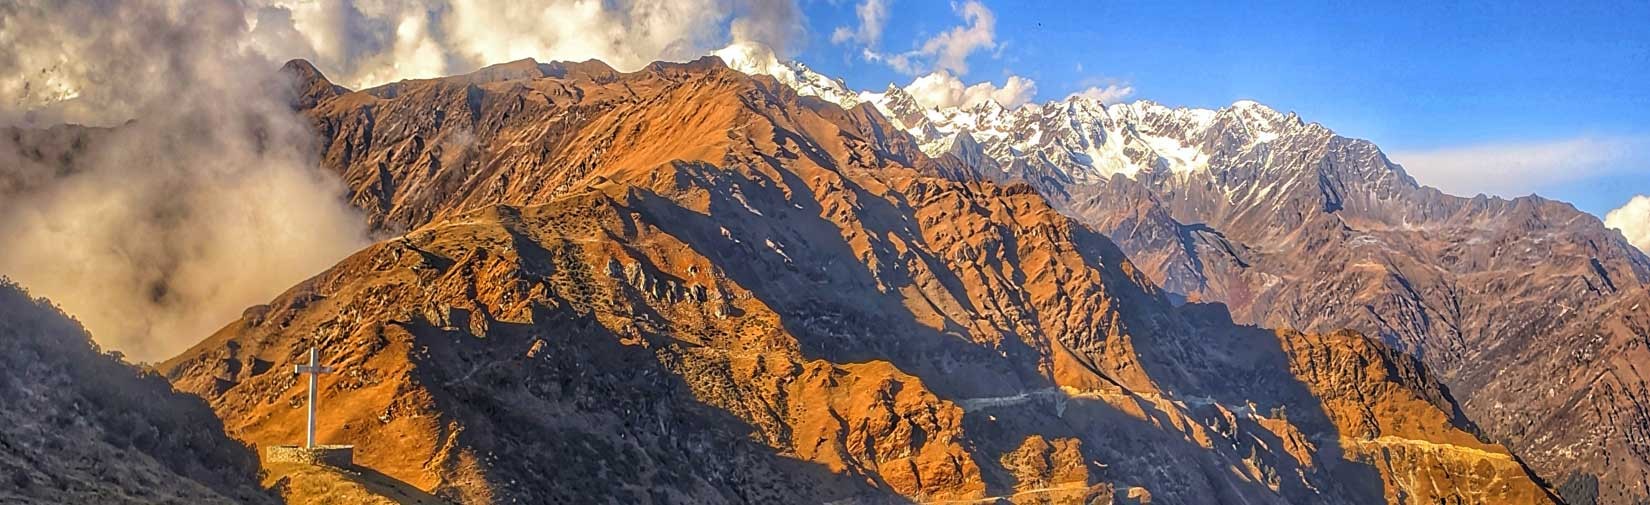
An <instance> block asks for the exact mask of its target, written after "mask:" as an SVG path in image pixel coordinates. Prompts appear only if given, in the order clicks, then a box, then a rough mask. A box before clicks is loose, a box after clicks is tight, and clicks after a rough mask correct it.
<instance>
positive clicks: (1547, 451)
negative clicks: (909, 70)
mask: <svg viewBox="0 0 1650 505" xmlns="http://www.w3.org/2000/svg"><path fill="white" fill-rule="evenodd" d="M719 56H720V58H714V57H708V58H704V59H700V60H697V61H693V62H688V63H655V64H653V65H649V66H647V67H646V68H643V69H641V70H638V71H635V72H619V71H615V70H614V69H612V68H610V67H608V66H607V65H605V64H603V63H601V62H598V61H587V62H550V63H539V62H536V61H532V60H522V61H516V62H510V63H505V64H500V65H495V66H492V67H487V68H484V69H481V70H479V71H477V72H474V73H471V74H466V75H459V76H452V77H445V78H438V79H426V80H409V81H401V82H397V83H392V84H387V85H383V86H378V87H374V88H369V89H363V90H358V91H356V90H349V89H345V88H343V87H340V86H337V85H335V84H333V83H331V82H329V81H328V80H327V79H326V77H325V76H323V75H322V74H321V73H320V72H319V71H317V70H316V69H315V68H314V67H312V66H311V65H309V64H308V63H307V62H304V61H301V60H295V61H293V62H290V63H288V64H287V65H286V66H285V67H284V68H283V69H282V70H283V71H282V74H283V75H284V76H286V78H288V79H290V81H291V82H290V83H291V84H293V86H291V89H292V93H291V96H290V97H289V98H290V103H291V104H292V106H293V108H294V109H295V110H296V111H297V112H298V113H299V114H301V115H302V116H303V117H304V118H305V119H306V120H307V121H308V122H309V123H310V125H311V127H312V128H313V131H314V133H315V135H316V146H317V147H318V149H319V152H320V164H321V167H322V168H323V169H324V170H326V171H327V172H330V173H332V174H335V175H336V176H337V177H338V179H339V180H341V181H342V182H343V185H344V187H345V188H346V191H347V195H345V196H346V197H347V198H348V200H349V201H350V203H351V204H353V205H354V206H355V207H356V208H358V209H360V210H361V211H362V215H363V216H364V219H365V220H366V221H367V224H368V226H369V227H370V228H371V229H372V230H373V232H374V234H375V236H376V237H377V238H378V239H379V240H378V241H377V242H376V243H375V244H373V245H371V246H369V247H367V248H366V249H363V250H361V251H359V252H357V253H355V254H353V255H351V256H350V257H348V258H346V259H344V260H342V261H341V262H339V263H338V264H336V265H335V266H333V267H332V268H330V269H327V270H326V271H324V272H322V273H320V274H318V275H316V276H315V277H313V278H311V279H309V280H307V281H304V282H302V283H300V284H298V285H296V286H293V287H291V289H289V290H287V291H286V292H285V293H283V294H281V295H280V296H278V297H276V298H275V299H274V300H271V301H270V302H269V303H267V304H263V305H258V306H254V307H250V308H248V309H247V310H246V311H245V312H244V313H243V314H242V315H241V317H240V318H239V319H237V320H236V321H234V322H231V323H230V324H228V325H227V326H225V327H224V328H223V329H221V330H219V331H218V332H216V333H215V334H213V335H210V336H205V339H204V340H203V341H201V342H200V343H199V344H197V345H195V346H194V347H192V348H191V349H189V350H188V351H186V352H185V353H183V354H182V355H179V356H177V357H175V358H172V359H170V360H167V361H166V362H164V363H161V364H159V365H157V366H156V367H155V370H154V372H153V373H154V374H155V375H152V376H150V378H149V379H147V380H151V381H153V380H159V378H160V377H164V378H165V380H166V381H169V382H170V384H171V386H172V387H174V388H176V389H177V392H181V393H186V394H176V393H172V394H174V395H176V396H177V397H179V398H184V399H196V398H198V400H196V401H204V403H205V408H209V409H210V410H211V411H212V413H215V414H216V419H217V420H220V421H219V422H221V432H222V433H221V434H222V435H224V436H225V437H227V438H226V439H224V440H223V442H227V444H226V445H224V447H227V449H224V450H223V451H227V452H222V451H220V453H214V454H216V455H206V456H200V457H199V460H200V461H203V463H201V465H205V466H207V467H208V468H244V466H234V465H227V466H226V465H219V464H210V463H204V462H210V461H218V460H214V459H209V458H220V459H222V458H229V459H232V460H233V458H242V459H239V460H234V461H237V462H239V463H235V464H236V465H244V464H245V460H244V458H245V454H247V453H245V452H240V451H246V450H250V451H256V450H259V449H261V448H262V447H266V446H269V445H271V444H280V443H291V441H294V440H297V439H299V438H301V431H302V429H303V428H302V427H303V423H302V419H303V416H304V410H303V401H304V395H305V389H304V388H303V387H301V386H300V383H299V380H298V378H297V377H295V376H293V375H292V374H290V373H287V370H290V369H291V366H292V365H295V364H297V363H299V362H300V361H301V360H306V359H307V353H308V350H309V349H310V348H312V347H315V348H319V349H321V352H322V356H323V357H324V358H325V360H326V363H325V364H326V365H328V366H331V367H334V368H336V369H338V370H340V373H337V374H331V375H327V376H324V377H323V378H321V379H320V380H321V382H320V384H321V389H320V391H319V396H320V398H321V401H322V404H323V405H325V406H327V408H328V410H326V411H325V412H327V414H326V416H327V417H323V420H324V422H323V425H322V432H321V435H322V438H323V439H325V440H334V441H348V442H350V443H353V444H355V445H356V446H357V448H356V460H357V462H358V463H360V464H361V465H362V467H363V468H365V469H366V470H363V471H364V472H370V474H371V477H373V481H374V482H379V483H382V482H389V483H391V484H390V485H378V486H376V487H373V486H367V487H369V488H370V489H367V492H378V493H379V494H380V495H382V496H380V497H381V498H383V499H385V500H387V501H389V502H395V501H402V502H409V499H408V498H407V497H408V496H417V497H418V499H420V500H424V499H428V500H437V501H450V502H457V503H466V504H469V503H511V502H530V503H653V504H663V503H795V502H819V503H827V502H828V503H844V504H846V503H992V502H998V501H1008V502H1013V503H1393V504H1397V503H1417V502H1420V503H1560V502H1562V503H1612V504H1614V503H1633V502H1635V501H1636V500H1639V499H1642V498H1643V497H1645V496H1647V495H1650V489H1646V488H1645V487H1644V484H1643V482H1644V479H1643V476H1644V472H1645V471H1646V469H1647V468H1650V463H1646V461H1647V457H1650V456H1647V453H1646V451H1645V450H1644V449H1645V448H1646V446H1645V445H1644V444H1645V443H1646V442H1645V440H1646V439H1645V436H1644V433H1645V432H1644V430H1645V429H1646V427H1647V426H1650V423H1647V420H1650V413H1647V412H1646V411H1645V410H1644V409H1642V408H1640V407H1638V405H1640V404H1642V403H1643V402H1642V399H1643V398H1644V397H1645V396H1644V395H1645V394H1646V391H1645V386H1644V382H1643V381H1642V380H1641V379H1639V376H1638V374H1637V371H1636V368H1635V367H1634V365H1633V363H1635V362H1643V356H1641V353H1644V352H1645V350H1644V347H1643V346H1642V345H1640V344H1641V343H1642V342H1645V341H1646V338H1650V329H1647V328H1650V318H1647V316H1646V311H1644V310H1642V309H1641V306H1640V305H1639V303H1641V302H1643V301H1647V300H1645V299H1646V298H1647V296H1650V295H1647V292H1646V289H1647V288H1646V286H1647V283H1650V260H1647V259H1646V258H1645V256H1644V255H1643V254H1642V253H1640V252H1638V251H1636V250H1634V249H1632V248H1631V246H1628V245H1627V244H1626V242H1625V240H1624V239H1622V238H1621V236H1620V235H1619V234H1618V233H1614V232H1612V231H1609V230H1607V229H1605V228H1604V227H1603V226H1602V224H1600V223H1599V222H1598V220H1597V219H1595V218H1592V217H1591V216H1588V215H1586V214H1583V213H1580V212H1578V211H1576V210H1575V209H1574V208H1573V207H1570V206H1569V205H1567V204H1563V203H1560V202H1552V201H1547V200H1542V199H1540V198H1536V197H1528V198H1520V199H1515V200H1502V199H1495V198H1488V197H1477V198H1459V197H1454V196H1449V195H1445V194H1443V193H1441V192H1438V191H1437V190H1434V189H1431V188H1427V187H1425V186H1422V185H1420V184H1418V183H1417V182H1416V181H1415V180H1414V179H1413V178H1411V177H1409V176H1408V175H1406V174H1405V173H1404V172H1403V170H1402V168H1401V167H1399V166H1397V165H1395V164H1393V163H1391V162H1390V161H1389V160H1387V159H1386V158H1385V156H1384V155H1382V154H1381V152H1380V150H1379V149H1378V148H1376V147H1375V146H1374V145H1372V144H1370V143H1368V142H1365V141H1361V140H1355V139H1348V138H1344V137H1340V136H1338V135H1335V134H1334V133H1333V132H1332V131H1330V130H1328V129H1327V128H1325V127H1323V126H1321V125H1317V124H1310V123H1305V122H1304V121H1302V120H1301V119H1299V118H1298V117H1296V116H1294V115H1292V114H1283V113H1279V112H1276V111H1274V110H1272V109H1270V108H1267V107H1265V106H1263V105H1260V104H1257V103H1253V102H1239V103H1237V104H1233V105H1232V106H1231V107H1228V108H1223V109H1220V110H1196V109H1172V108H1168V107H1164V106H1160V105H1156V104H1152V103H1149V102H1136V103H1132V104H1102V103H1097V102H1094V101H1092V100H1087V99H1083V98H1072V99H1067V100H1063V101H1056V102H1050V103H1044V104H1028V105H1025V106H1021V107H1018V108H1014V109H1008V108H1005V107H1002V106H1001V105H998V104H996V103H994V102H984V103H980V104H974V105H972V106H969V107H967V108H949V109H935V108H924V107H922V106H920V105H919V104H918V103H917V102H916V100H915V99H914V98H913V97H911V96H910V95H909V94H908V93H906V92H905V91H904V90H901V89H899V88H894V87H890V88H889V89H887V90H885V91H882V92H878V93H860V92H852V91H849V90H848V88H847V87H846V86H845V85H844V84H843V83H842V81H840V80H836V79H831V78H828V77H825V76H823V75H820V74H818V73H816V72H814V71H812V70H811V69H808V68H807V67H806V66H804V65H801V64H799V63H796V62H779V61H777V60H775V59H772V58H771V56H768V55H765V54H761V53H752V52H749V51H745V52H727V51H724V52H722V53H721V54H719ZM730 65H731V68H730ZM117 128H118V127H117ZM54 131H63V130H54ZM62 134H72V131H71V132H70V133H62ZM36 135H38V136H39V137H50V136H51V135H52V134H50V133H38V132H37V134H36ZM26 154H27V153H25V155H26ZM73 157H74V152H73V150H68V151H64V152H59V151H57V150H52V151H51V152H50V156H37V158H42V159H38V160H36V161H39V162H46V163H63V164H64V166H70V167H72V166H73ZM46 158H49V159H46ZM0 330H4V328H0ZM18 333H20V334H22V333H32V334H42V333H45V332H44V331H40V330H32V329H24V330H20V331H19V332H18ZM81 338H82V339H84V337H81ZM103 359H108V358H103ZM115 362H116V363H118V361H115ZM99 366H108V365H99ZM72 367H73V366H71V368H72ZM0 377H5V376H3V375H0ZM42 377H43V376H40V375H39V374H35V375H28V376H23V377H22V378H16V379H9V380H8V382H6V383H0V386H3V385H6V384H20V386H17V388H18V389H20V390H24V391H36V390H38V389H39V387H40V386H38V385H37V384H40V385H43V384H49V383H51V381H52V380H53V379H50V378H42ZM5 411H6V412H8V413H9V414H12V415H17V414H18V413H21V412H22V411H19V410H16V409H10V408H8V409H5ZM21 415H25V416H26V415H28V414H27V413H22V414H21ZM133 415H135V416H138V417H140V418H150V417H158V416H161V414H158V413H154V412H149V411H144V410H139V411H136V413H135V414H133ZM23 424H27V421H25V422H23ZM204 425H208V426H218V425H214V424H212V423H210V422H207V423H204ZM1582 427H1585V428H1582ZM215 429H216V428H214V430H215ZM214 433H215V432H214ZM220 438H222V437H220ZM214 440H216V439H214ZM223 442H217V441H214V442H212V443H213V444H220V443H223ZM237 442H238V443H240V444H246V446H248V447H235V444H236V443H237ZM192 447H194V446H193V445H192ZM214 447H215V446H214ZM253 453H255V452H253ZM168 454H175V453H168ZM178 457H185V456H178ZM4 461H6V460H4V459H0V462H4ZM185 468H188V467H185ZM265 470H266V471H267V470H269V468H265ZM173 471H174V472H178V471H177V470H173ZM181 474H184V475H193V474H191V473H189V472H188V471H187V470H185V471H182V472H181ZM223 475H224V476H219V477H213V478H212V479H207V478H205V477H200V478H199V479H198V480H201V482H204V483H205V484H202V486H204V487H205V488H206V489H210V490H213V491H212V492H213V493H215V494H216V495H219V496H240V495H244V496H246V497H247V498H244V499H243V501H255V500H260V499H267V497H262V496H261V495H257V494H256V492H255V491H253V492H250V494H249V493H246V492H241V494H240V495H237V494H236V493H238V492H240V491H237V490H240V489H242V487H237V486H244V482H243V481H241V480H236V479H240V478H242V476H244V474H243V473H237V472H236V471H226V472H225V473H223ZM346 477H347V476H346ZM306 478H307V477H304V476H295V477H288V478H286V479H285V480H282V481H281V482H282V484H280V485H277V486H267V485H266V487H271V488H272V489H274V491H275V494H278V495H280V496H279V498H281V499H283V500H285V501H287V502H289V503H320V502H323V500H324V498H325V497H324V496H320V495H318V494H316V493H317V491H315V490H316V489H320V488H321V486H316V485H312V484H309V483H306V482H304V479H306ZM202 479H203V480H202ZM268 481H269V478H268V476H267V475H266V478H265V482H266V483H267V482H268ZM214 486H216V487H214ZM200 492H201V493H206V491H200ZM0 496H4V495H0ZM25 496H28V495H25ZM396 496H400V498H396ZM48 501H49V500H48ZM110 501H120V502H132V503H142V502H144V500H141V499H136V498H125V499H114V500H110Z"/></svg>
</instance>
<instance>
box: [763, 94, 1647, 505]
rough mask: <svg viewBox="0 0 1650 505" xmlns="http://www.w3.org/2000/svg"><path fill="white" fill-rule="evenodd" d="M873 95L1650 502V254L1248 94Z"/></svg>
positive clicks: (1141, 241) (909, 121)
mask: <svg viewBox="0 0 1650 505" xmlns="http://www.w3.org/2000/svg"><path fill="white" fill-rule="evenodd" d="M747 70H750V71H760V70H761V69H747ZM862 98H865V99H866V101H867V102H868V103H872V104H875V105H876V106H877V107H879V109H881V110H882V112H884V113H885V114H887V115H888V116H889V117H890V118H894V119H893V121H894V122H896V123H897V124H898V125H899V126H900V127H901V128H902V129H904V130H906V131H907V132H908V133H909V134H910V135H912V137H913V138H915V139H916V140H917V141H918V142H919V143H920V145H921V148H922V149H923V150H924V151H925V152H927V153H928V154H931V155H935V156H949V157H951V158H953V159H955V160H958V161H959V162H961V163H963V164H964V165H966V166H968V167H970V168H971V169H972V170H973V172H974V174H972V175H970V176H980V177H985V178H989V179H993V180H1000V181H1015V180H1019V181H1025V182H1028V183H1030V184H1031V185H1032V186H1034V187H1036V188H1037V189H1038V191H1039V192H1040V193H1042V194H1044V195H1047V196H1048V197H1049V198H1050V200H1051V202H1052V203H1054V204H1055V205H1056V206H1057V207H1059V208H1060V209H1061V210H1062V211H1063V212H1065V213H1067V214H1069V215H1072V216H1075V217H1077V218H1079V219H1080V220H1082V221H1083V222H1084V223H1085V224H1088V225H1090V226H1093V227H1095V228H1096V229H1097V230H1098V231H1100V232H1102V233H1105V234H1106V235H1107V236H1109V237H1111V238H1112V239H1113V240H1116V241H1117V243H1118V245H1119V246H1120V247H1121V248H1122V249H1123V250H1124V251H1125V252H1127V254H1128V255H1129V256H1130V257H1131V258H1133V259H1134V260H1135V261H1136V262H1137V263H1138V264H1139V265H1141V267H1142V269H1143V270H1144V271H1145V272H1147V274H1148V275H1149V276H1150V277H1151V278H1152V279H1153V280H1154V281H1156V282H1159V283H1161V284H1162V285H1163V286H1164V287H1165V288H1166V289H1167V290H1169V291H1170V292H1171V293H1172V294H1174V295H1175V296H1176V297H1177V298H1181V299H1190V300H1203V301H1210V302H1220V303H1223V304H1225V305H1227V306H1228V307H1229V308H1230V309H1231V310H1232V312H1233V313H1234V315H1235V316H1236V318H1237V320H1238V321H1239V322H1241V323H1245V324H1258V325H1262V326H1269V327H1290V328H1300V329H1303V330H1309V331H1315V332H1323V331H1331V330H1333V329H1336V328H1353V329H1357V330H1360V331H1362V332H1365V333H1368V334H1371V335H1379V336H1380V337H1381V338H1382V339H1383V340H1384V341H1386V342H1388V343H1390V344H1392V345H1395V346H1397V347H1399V348H1401V349H1403V350H1405V351H1406V352H1410V353H1412V354H1414V355H1417V356H1419V357H1421V358H1422V359H1423V360H1424V361H1425V362H1426V363H1427V364H1428V365H1430V366H1431V367H1432V368H1434V369H1436V370H1439V371H1440V372H1441V377H1442V378H1443V379H1444V380H1445V382H1447V383H1449V384H1450V385H1451V386H1452V388H1453V389H1454V390H1455V391H1456V392H1457V393H1458V394H1459V395H1461V397H1462V398H1463V399H1464V406H1465V409H1466V411H1467V412H1468V413H1469V414H1470V417H1472V418H1473V419H1477V420H1479V421H1480V422H1481V423H1482V424H1483V425H1484V427H1485V429H1486V430H1487V432H1488V433H1489V434H1490V435H1492V436H1494V437H1495V438H1496V439H1498V440H1502V441H1504V442H1505V443H1507V444H1509V445H1510V446H1511V447H1513V448H1514V449H1515V450H1516V451H1517V452H1518V453H1519V454H1520V455H1522V456H1524V457H1525V458H1526V459H1527V460H1529V461H1530V462H1531V463H1532V464H1533V465H1535V467H1536V468H1537V469H1538V470H1539V471H1540V473H1541V474H1542V475H1543V476H1544V477H1546V478H1547V479H1549V480H1552V481H1554V482H1561V483H1562V482H1571V481H1573V482H1575V483H1577V484H1576V485H1579V486H1582V487H1586V486H1589V485H1591V484H1588V483H1589V482H1594V481H1596V482H1598V484H1597V486H1598V487H1599V491H1598V493H1597V494H1598V495H1599V496H1600V497H1601V498H1603V500H1602V501H1601V503H1633V502H1636V501H1637V500H1640V499H1644V498H1647V497H1650V487H1646V484H1645V483H1646V482H1647V479H1646V477H1647V476H1650V445H1646V442H1645V440H1647V439H1646V438H1645V437H1644V436H1643V433H1644V429H1645V428H1644V427H1645V426H1650V411H1647V410H1645V409H1644V408H1643V407H1642V405H1643V404H1644V399H1646V398H1650V389H1647V388H1646V386H1645V380H1644V376H1643V375H1642V374H1641V373H1640V372H1639V371H1638V369H1637V368H1636V367H1634V366H1633V365H1632V363H1635V362H1643V361H1644V360H1645V359H1650V356H1647V355H1645V353H1646V352H1647V351H1645V348H1644V346H1642V345H1639V344H1638V343H1639V342H1642V341H1643V340H1644V339H1645V338H1646V336H1647V335H1650V319H1647V317H1650V316H1647V315H1646V314H1647V311H1645V310H1644V307H1650V291H1647V289H1650V288H1647V286H1650V259H1647V258H1646V257H1645V256H1644V255H1643V254H1642V253H1641V252H1640V251H1638V250H1636V249H1634V248H1632V247H1631V246H1630V245H1629V244H1627V243H1626V242H1625V241H1624V240H1623V238H1622V237H1621V236H1620V235H1619V233H1616V232H1614V231H1611V230H1608V229H1605V228H1604V227H1603V226H1602V224H1601V223H1600V222H1599V221H1598V220H1597V219H1596V218H1595V217H1593V216H1590V215H1587V214H1585V213H1582V212H1579V211H1577V210H1576V209H1574V208H1573V207H1571V206H1569V205H1567V204H1563V203H1560V202H1553V201H1549V200H1545V199H1542V198H1539V197H1534V196H1531V197H1522V198H1516V199H1512V200H1506V199H1500V198H1490V197H1484V196H1479V197H1476V198H1460V197H1455V196H1450V195H1445V194H1443V193H1441V192H1439V191H1437V190H1435V189H1432V188H1428V187H1425V186H1422V185H1420V184H1418V183H1417V182H1416V181H1415V180H1414V179H1413V178H1411V177H1409V176H1408V175H1407V174H1405V173H1404V171H1403V169H1402V168H1401V167H1399V166H1397V165H1395V164H1393V163H1391V162H1390V161H1389V160H1387V159H1386V157H1385V156H1384V155H1383V154H1382V153H1381V152H1380V150H1379V149H1378V148H1377V147H1376V146H1374V145H1373V144H1371V143H1369V142H1367V141H1362V140H1356V139H1349V138H1345V137H1341V136H1339V135H1336V134H1335V133H1334V132H1332V131H1330V130H1329V129H1327V128H1324V127H1323V126H1321V125H1318V124H1309V123H1305V122H1303V121H1301V120H1300V118H1298V117H1297V116H1295V115H1294V114H1283V113H1279V112H1277V111H1274V110H1272V109H1270V108H1267V107H1265V106H1264V105H1260V104H1257V103H1254V102H1248V101H1243V102H1238V103H1234V104H1233V105H1232V106H1230V107H1227V108H1222V109H1219V110H1200V109H1185V108H1180V109H1172V108H1169V107H1164V106H1161V105H1157V104H1154V103H1151V102H1145V101H1141V102H1135V103H1132V104H1114V105H1109V106H1107V105H1103V104H1099V103H1096V102H1093V101H1090V100H1087V99H1083V98H1069V99H1066V100H1063V101H1056V102H1049V103H1046V104H1040V105H1038V104H1033V105H1028V106H1025V107H1021V108H1018V109H1014V110H1005V109H1003V108H1002V107H1000V106H997V105H996V104H994V103H983V104H979V105H977V106H974V107H971V108H967V109H923V108H921V107H919V106H916V105H915V102H914V101H913V100H911V98H910V96H909V95H908V94H905V92H904V91H903V90H900V89H898V88H892V87H891V88H890V89H889V90H888V91H886V92H884V93H881V94H878V95H875V96H870V95H867V96H863V97H862ZM1532 393H1533V394H1532ZM1582 426H1585V427H1591V428H1589V429H1577V427H1582ZM1572 487H1573V486H1572ZM1582 494H1590V493H1582ZM1576 498H1577V499H1578V500H1580V498H1581V496H1580V495H1577V496H1576ZM1585 501H1591V500H1590V499H1588V500H1585Z"/></svg>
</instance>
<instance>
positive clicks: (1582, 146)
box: [1388, 137, 1650, 196]
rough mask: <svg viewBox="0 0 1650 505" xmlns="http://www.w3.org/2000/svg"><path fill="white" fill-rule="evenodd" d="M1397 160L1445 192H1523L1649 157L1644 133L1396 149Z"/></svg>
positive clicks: (1606, 171) (1649, 147) (1610, 170)
mask: <svg viewBox="0 0 1650 505" xmlns="http://www.w3.org/2000/svg"><path fill="white" fill-rule="evenodd" d="M1388 157H1389V158H1391V159H1392V160H1393V161H1396V162H1398V163H1399V164H1401V165H1403V167H1404V169H1405V170H1406V171H1408V172H1409V173H1410V175H1412V176H1414V177H1415V178H1416V180H1419V181H1421V183H1423V184H1427V185H1430V186H1434V187H1437V188H1438V189H1441V190H1443V191H1444V192H1446V193H1452V194H1457V195H1476V194H1478V193H1486V194H1491V195H1497V196H1519V195H1526V194H1530V193H1534V192H1536V191H1538V190H1543V189H1547V188H1551V187H1553V186H1554V185H1557V184H1562V183H1566V182H1572V181H1577V180H1583V179H1588V178H1592V177H1597V176H1602V175H1608V174H1611V173H1615V172H1618V171H1621V170H1623V169H1625V168H1626V167H1627V166H1629V165H1632V164H1634V163H1640V164H1642V163H1644V162H1645V161H1646V160H1650V142H1647V141H1646V140H1645V139H1641V138H1621V137H1576V138H1569V139H1557V140H1547V141H1538V142H1527V143H1492V144H1476V145H1469V146H1459V147H1448V148H1442V149H1433V150H1421V151H1396V152H1392V153H1389V154H1388Z"/></svg>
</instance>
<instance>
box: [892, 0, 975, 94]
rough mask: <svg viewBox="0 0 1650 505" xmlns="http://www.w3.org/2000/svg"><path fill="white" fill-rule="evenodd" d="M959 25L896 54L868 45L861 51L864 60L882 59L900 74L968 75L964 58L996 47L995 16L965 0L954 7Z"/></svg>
mask: <svg viewBox="0 0 1650 505" xmlns="http://www.w3.org/2000/svg"><path fill="white" fill-rule="evenodd" d="M955 9H956V11H957V15H959V16H961V17H962V18H963V24H962V25H959V26H953V27H951V29H949V30H946V31H944V32H941V33H940V34H938V35H935V36H934V37H933V38H930V39H928V40H927V41H924V42H923V43H922V45H920V46H918V47H917V48H916V49H915V50H912V51H907V52H904V53H898V54H882V53H878V52H875V51H873V50H871V49H869V48H866V49H865V50H864V51H863V54H864V56H865V58H866V59H869V60H872V61H878V62H882V63H884V64H887V65H888V66H889V67H892V68H893V69H894V70H897V71H899V72H901V73H906V74H912V75H915V74H920V73H924V72H929V73H933V72H951V73H955V74H957V75H966V74H968V57H969V55H972V54H974V53H975V52H977V51H982V50H991V49H996V48H997V40H996V36H997V15H996V14H994V13H992V12H991V9H988V8H986V6H985V5H984V4H981V3H980V2H979V1H978V0H969V1H967V2H963V3H962V4H957V5H956V6H955Z"/></svg>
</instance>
